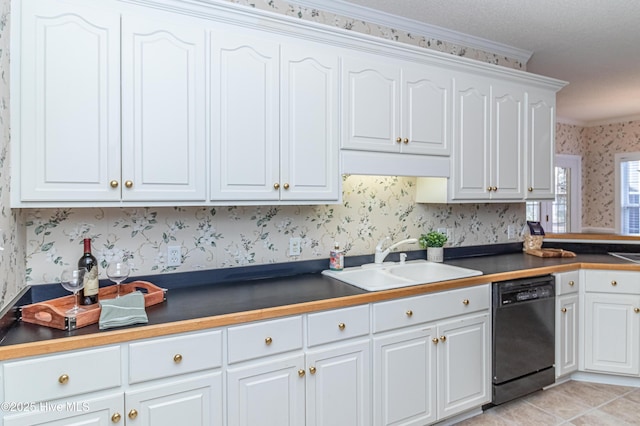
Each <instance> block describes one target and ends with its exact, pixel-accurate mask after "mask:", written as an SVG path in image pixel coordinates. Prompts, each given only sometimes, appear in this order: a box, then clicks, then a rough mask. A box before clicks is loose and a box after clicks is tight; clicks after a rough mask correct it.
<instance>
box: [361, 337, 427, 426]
mask: <svg viewBox="0 0 640 426" xmlns="http://www.w3.org/2000/svg"><path fill="white" fill-rule="evenodd" d="M435 332H436V330H435V327H424V328H420V329H414V330H412V331H401V332H397V333H393V334H388V335H386V336H384V337H376V338H374V339H373V424H374V425H378V426H379V425H406V426H409V425H411V426H421V425H426V424H429V423H433V422H435V421H436V418H437V415H436V349H437V346H438V344H439V341H438V339H437V336H436V334H435Z"/></svg>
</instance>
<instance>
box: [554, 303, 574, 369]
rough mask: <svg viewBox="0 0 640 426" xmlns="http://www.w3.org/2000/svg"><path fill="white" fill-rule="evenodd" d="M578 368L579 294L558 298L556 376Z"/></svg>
mask: <svg viewBox="0 0 640 426" xmlns="http://www.w3.org/2000/svg"><path fill="white" fill-rule="evenodd" d="M577 370H578V295H577V294H570V295H567V296H560V297H558V298H557V300H556V377H561V376H564V375H565V374H569V373H572V372H574V371H577Z"/></svg>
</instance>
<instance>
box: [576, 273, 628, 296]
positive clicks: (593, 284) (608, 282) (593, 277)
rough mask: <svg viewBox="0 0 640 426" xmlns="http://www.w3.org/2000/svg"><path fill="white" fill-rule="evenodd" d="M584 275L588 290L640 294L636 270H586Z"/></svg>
mask: <svg viewBox="0 0 640 426" xmlns="http://www.w3.org/2000/svg"><path fill="white" fill-rule="evenodd" d="M585 277H586V279H585V281H586V283H585V284H586V286H585V290H586V291H588V292H601V293H625V294H640V273H638V272H633V271H605V270H587V271H585Z"/></svg>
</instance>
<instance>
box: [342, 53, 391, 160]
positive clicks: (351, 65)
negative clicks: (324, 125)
mask: <svg viewBox="0 0 640 426" xmlns="http://www.w3.org/2000/svg"><path fill="white" fill-rule="evenodd" d="M343 70H344V71H343V76H342V84H343V90H342V97H343V104H342V105H343V106H342V108H343V124H342V125H343V136H342V148H346V149H360V150H365V151H382V152H399V151H400V147H399V145H400V142H397V140H398V138H400V140H401V135H400V127H399V126H400V124H399V120H400V92H399V90H400V68H399V67H398V66H396V65H391V64H390V63H389V60H388V59H387V58H385V57H379V58H376V57H373V56H372V57H359V56H349V57H345V58H344V59H343Z"/></svg>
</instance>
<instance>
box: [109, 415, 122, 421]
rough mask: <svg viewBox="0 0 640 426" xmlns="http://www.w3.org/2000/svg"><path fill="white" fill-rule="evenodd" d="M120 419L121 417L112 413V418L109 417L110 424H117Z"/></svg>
mask: <svg viewBox="0 0 640 426" xmlns="http://www.w3.org/2000/svg"><path fill="white" fill-rule="evenodd" d="M121 418H122V416H121V415H120V413H113V416H111V422H112V423H118V422H119V421H120V419H121Z"/></svg>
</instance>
